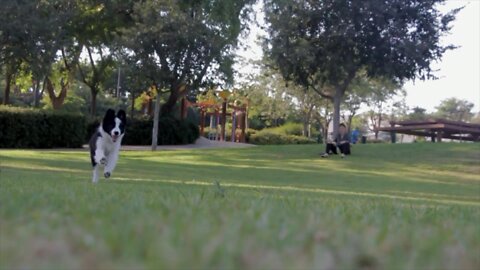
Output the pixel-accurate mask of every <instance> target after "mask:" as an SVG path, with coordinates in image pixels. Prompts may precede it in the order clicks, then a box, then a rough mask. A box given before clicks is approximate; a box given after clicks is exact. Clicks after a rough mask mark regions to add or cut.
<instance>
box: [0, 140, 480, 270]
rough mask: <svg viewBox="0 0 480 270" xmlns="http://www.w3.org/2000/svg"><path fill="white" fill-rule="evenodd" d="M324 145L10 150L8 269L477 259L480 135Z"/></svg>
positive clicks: (0, 191) (0, 256)
mask: <svg viewBox="0 0 480 270" xmlns="http://www.w3.org/2000/svg"><path fill="white" fill-rule="evenodd" d="M320 148H321V146H315V147H312V145H291V146H259V147H253V148H248V149H210V150H205V149H195V150H182V151H156V152H150V151H123V152H121V154H120V155H121V156H120V160H119V164H118V166H117V168H116V170H115V172H114V173H113V175H112V178H111V180H109V181H108V182H107V181H101V182H100V183H99V184H97V185H92V184H91V183H90V179H91V170H90V168H89V166H88V164H89V156H88V152H86V151H18V150H12V151H6V150H3V151H0V166H1V177H0V183H1V188H0V198H2V203H1V207H0V220H1V228H2V229H1V230H0V239H1V241H0V261H1V265H2V268H4V269H18V268H25V269H37V268H42V269H70V268H86V269H118V268H129V269H192V268H201V269H283V268H285V269H478V267H477V266H478V265H479V260H478V252H477V251H478V250H479V249H480V234H479V233H478V232H479V228H478V224H479V222H480V211H479V206H480V202H479V198H478V191H479V187H478V177H477V175H476V174H475V172H478V168H477V167H476V165H477V164H478V160H479V158H480V156H479V153H480V144H458V143H456V144H449V143H442V144H431V143H417V144H401V145H400V144H398V145H391V144H375V145H374V144H371V145H355V150H354V151H355V152H354V155H352V156H349V157H348V158H346V159H343V160H341V159H340V158H339V157H332V158H331V159H327V160H326V159H320V158H319V156H318V152H320V151H321V150H320ZM200 176H201V177H200ZM217 183H218V184H217ZM19 243H21V244H19Z"/></svg>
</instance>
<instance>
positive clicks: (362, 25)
mask: <svg viewBox="0 0 480 270" xmlns="http://www.w3.org/2000/svg"><path fill="white" fill-rule="evenodd" d="M443 2H444V0H365V1H354V0H324V1H317V0H305V1H276V0H266V1H265V13H266V20H267V23H268V24H269V29H268V32H269V37H268V39H267V41H266V46H265V51H266V53H267V54H268V56H269V57H270V58H271V59H272V60H273V61H274V63H275V64H276V66H277V67H278V68H279V69H280V71H281V73H282V74H283V76H284V77H285V78H286V79H287V80H291V81H294V82H295V83H297V84H301V85H304V86H305V87H308V88H309V89H311V90H314V91H315V92H317V93H318V94H320V95H321V96H323V97H326V98H329V99H331V100H332V101H333V104H334V118H333V124H334V134H336V133H337V129H338V124H339V121H340V104H341V102H342V99H343V98H344V95H345V92H346V91H347V90H348V89H349V86H350V84H351V83H352V80H353V79H354V78H355V76H356V74H357V73H358V72H359V71H365V72H366V75H367V76H368V77H370V78H376V77H385V78H388V79H390V80H395V81H399V82H401V81H403V80H407V79H415V78H419V79H422V80H423V79H429V78H435V76H434V75H433V74H432V69H431V68H430V64H431V62H432V61H435V60H438V59H440V58H441V57H442V55H443V54H444V52H445V51H446V50H449V49H453V48H454V46H451V45H449V46H442V45H440V44H439V41H440V37H441V36H442V35H443V34H445V33H448V31H449V30H450V28H451V26H450V22H451V21H453V20H454V18H455V15H456V13H457V12H458V11H459V9H455V10H453V11H451V12H449V13H447V14H441V13H440V11H439V10H438V8H437V6H438V4H441V3H443Z"/></svg>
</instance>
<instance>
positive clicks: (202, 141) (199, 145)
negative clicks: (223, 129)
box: [122, 137, 256, 151]
mask: <svg viewBox="0 0 480 270" xmlns="http://www.w3.org/2000/svg"><path fill="white" fill-rule="evenodd" d="M255 146H256V145H253V144H248V143H234V142H227V141H211V140H209V139H207V138H205V137H200V138H198V139H197V140H196V141H195V143H194V144H185V145H159V146H157V150H182V149H209V148H246V147H255ZM150 149H152V147H151V146H145V145H141V146H136V145H123V146H122V150H127V151H130V150H132V151H133V150H135V151H143V150H150Z"/></svg>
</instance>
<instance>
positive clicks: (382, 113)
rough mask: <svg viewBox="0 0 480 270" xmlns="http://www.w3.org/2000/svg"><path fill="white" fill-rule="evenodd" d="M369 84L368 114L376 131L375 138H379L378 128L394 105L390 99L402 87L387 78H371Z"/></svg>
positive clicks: (372, 128)
mask: <svg viewBox="0 0 480 270" xmlns="http://www.w3.org/2000/svg"><path fill="white" fill-rule="evenodd" d="M368 84H369V89H370V90H369V92H368V94H367V96H366V103H367V105H368V106H369V107H370V110H369V111H368V116H369V118H370V123H371V126H372V127H371V130H372V131H373V132H374V133H375V139H378V128H380V127H381V125H382V123H383V122H384V120H385V118H386V117H387V115H388V113H387V112H388V110H390V108H391V107H392V106H393V104H392V103H391V102H390V101H391V100H392V99H393V97H394V96H395V95H397V93H398V92H399V90H401V88H400V86H399V85H397V84H396V83H395V82H392V81H389V80H387V79H376V80H373V79H370V80H369V83H368Z"/></svg>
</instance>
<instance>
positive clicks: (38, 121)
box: [0, 106, 86, 148]
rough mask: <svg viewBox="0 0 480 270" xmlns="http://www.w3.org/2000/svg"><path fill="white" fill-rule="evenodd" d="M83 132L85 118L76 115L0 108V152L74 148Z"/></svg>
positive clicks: (78, 143) (81, 140)
mask: <svg viewBox="0 0 480 270" xmlns="http://www.w3.org/2000/svg"><path fill="white" fill-rule="evenodd" d="M85 132H86V121H85V118H84V117H83V116H81V115H78V114H65V113H51V112H46V111H41V110H34V109H20V108H11V107H4V106H2V107H0V148H54V147H69V148H76V147H81V146H82V144H83V143H84V142H85V141H84V138H85Z"/></svg>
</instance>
